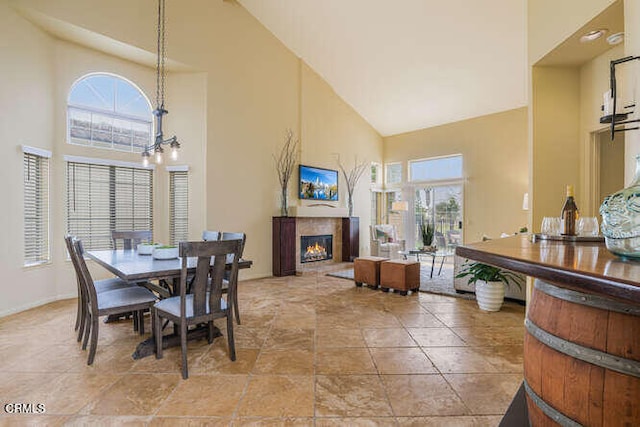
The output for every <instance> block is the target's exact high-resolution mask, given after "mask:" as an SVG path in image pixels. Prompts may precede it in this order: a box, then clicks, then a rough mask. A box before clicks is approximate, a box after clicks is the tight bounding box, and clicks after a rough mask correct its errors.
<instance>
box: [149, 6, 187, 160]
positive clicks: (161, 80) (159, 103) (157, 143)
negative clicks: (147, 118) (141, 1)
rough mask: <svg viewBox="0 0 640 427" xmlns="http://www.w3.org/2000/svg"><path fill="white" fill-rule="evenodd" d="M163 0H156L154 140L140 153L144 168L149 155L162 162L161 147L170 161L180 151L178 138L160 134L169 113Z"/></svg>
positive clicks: (176, 157)
mask: <svg viewBox="0 0 640 427" xmlns="http://www.w3.org/2000/svg"><path fill="white" fill-rule="evenodd" d="M164 1H165V0H158V45H157V60H156V108H155V110H153V115H154V116H155V127H156V129H155V139H154V142H153V144H151V145H149V146H148V147H145V149H144V151H143V152H142V164H143V165H144V166H147V165H149V159H150V158H151V153H153V155H154V157H155V162H156V163H158V164H160V163H162V160H163V154H164V148H162V146H163V145H168V146H169V148H170V150H171V159H172V160H177V159H178V149H180V143H179V142H178V138H177V137H176V136H175V135H174V136H172V137H171V138H167V139H165V138H164V133H163V132H162V117H163V116H164V115H165V114H168V113H169V112H168V111H167V110H166V108H165V105H164V91H165V80H166V71H165V57H166V48H165V24H166V19H165V5H164Z"/></svg>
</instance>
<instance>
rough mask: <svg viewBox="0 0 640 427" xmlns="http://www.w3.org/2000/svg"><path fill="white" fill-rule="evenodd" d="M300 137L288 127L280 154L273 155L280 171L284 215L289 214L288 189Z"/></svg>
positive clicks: (281, 200) (282, 212)
mask: <svg viewBox="0 0 640 427" xmlns="http://www.w3.org/2000/svg"><path fill="white" fill-rule="evenodd" d="M298 142H299V141H298V139H297V138H296V137H295V136H294V134H293V131H292V130H291V129H287V133H286V135H285V138H284V145H283V146H282V149H281V150H280V153H278V155H275V154H274V155H273V160H274V162H275V165H276V171H277V172H278V182H279V183H280V190H281V193H280V214H281V215H282V216H288V214H289V206H288V205H289V203H288V189H289V180H290V179H291V175H292V174H293V171H294V170H295V167H296V160H297V158H298Z"/></svg>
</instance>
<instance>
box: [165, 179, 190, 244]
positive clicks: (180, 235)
mask: <svg viewBox="0 0 640 427" xmlns="http://www.w3.org/2000/svg"><path fill="white" fill-rule="evenodd" d="M169 233H170V235H171V244H172V245H176V244H178V242H181V241H186V240H188V239H189V174H188V172H186V171H170V172H169Z"/></svg>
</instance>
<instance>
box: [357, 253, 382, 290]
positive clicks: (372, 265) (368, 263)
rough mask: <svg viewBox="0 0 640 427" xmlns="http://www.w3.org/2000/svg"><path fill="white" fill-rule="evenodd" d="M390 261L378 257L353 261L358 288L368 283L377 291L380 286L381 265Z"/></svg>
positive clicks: (367, 257) (366, 257)
mask: <svg viewBox="0 0 640 427" xmlns="http://www.w3.org/2000/svg"><path fill="white" fill-rule="evenodd" d="M388 259H389V258H383V257H377V256H365V257H360V258H356V259H355V260H354V261H353V280H354V281H355V282H356V286H362V284H363V283H366V284H367V285H369V286H371V287H372V288H373V289H377V288H378V285H380V264H382V263H383V262H384V261H387V260H388Z"/></svg>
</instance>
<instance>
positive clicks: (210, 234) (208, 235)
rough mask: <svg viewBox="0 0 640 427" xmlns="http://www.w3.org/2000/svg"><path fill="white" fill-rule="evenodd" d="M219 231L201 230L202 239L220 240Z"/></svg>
mask: <svg viewBox="0 0 640 427" xmlns="http://www.w3.org/2000/svg"><path fill="white" fill-rule="evenodd" d="M220 236H221V233H220V232H219V231H210V230H204V231H203V232H202V240H204V241H207V242H211V241H214V240H220Z"/></svg>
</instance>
